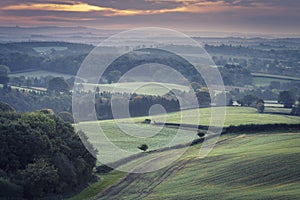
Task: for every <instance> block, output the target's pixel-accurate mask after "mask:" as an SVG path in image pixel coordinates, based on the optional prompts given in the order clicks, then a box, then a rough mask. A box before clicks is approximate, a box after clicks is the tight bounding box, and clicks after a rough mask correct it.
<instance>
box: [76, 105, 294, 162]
mask: <svg viewBox="0 0 300 200" xmlns="http://www.w3.org/2000/svg"><path fill="white" fill-rule="evenodd" d="M217 109H218V108H217ZM197 111H200V113H201V115H200V116H201V117H200V118H201V119H200V124H203V125H209V123H210V108H204V109H196V110H187V111H183V112H185V114H186V115H185V122H188V123H190V124H196V122H197V119H196V117H195V116H197V115H196V114H195V113H196V112H197ZM154 118H155V120H156V121H162V116H156V117H154ZM144 119H145V117H139V118H134V119H133V121H143V120H144ZM120 121H121V122H122V121H123V122H124V121H128V119H121V120H120ZM167 121H168V122H175V123H179V122H180V112H176V113H170V114H169V115H168V117H167ZM299 122H300V117H294V116H287V115H273V114H259V113H257V111H256V109H253V108H240V107H228V109H227V116H226V122H225V125H226V126H229V125H240V124H251V123H254V124H268V123H299ZM98 125H100V126H101V129H102V130H103V131H104V133H105V136H106V137H107V138H108V139H109V141H111V142H113V143H114V144H115V145H116V146H118V147H119V148H121V149H124V150H127V151H129V152H130V153H131V154H135V153H139V152H140V150H139V149H138V148H137V146H139V145H141V144H143V143H146V144H147V145H148V146H149V150H154V149H159V148H163V147H166V146H168V145H169V142H170V141H171V140H172V138H174V136H175V135H177V136H180V137H179V138H178V139H177V140H176V141H175V142H174V143H173V144H171V146H174V145H176V144H182V143H186V142H189V141H191V140H192V139H193V137H194V136H195V132H191V131H188V130H180V131H181V134H178V133H177V130H176V129H172V128H163V129H162V127H156V126H152V125H145V124H133V123H132V122H131V123H122V124H121V125H122V126H123V127H122V130H121V129H120V128H119V127H118V126H117V125H116V123H114V122H113V121H112V120H107V121H100V122H84V123H81V124H80V128H83V130H84V131H85V132H86V133H87V135H88V137H89V138H90V141H91V142H92V143H93V144H94V146H96V147H99V146H101V147H104V146H105V145H108V144H107V143H106V142H104V140H103V138H104V136H101V135H100V134H99V132H100V129H99V126H98ZM124 131H125V132H124ZM127 133H129V134H131V133H135V134H138V136H140V137H136V135H133V136H131V135H128V134H127ZM151 135H153V136H151ZM149 136H151V137H149ZM104 149H105V150H110V149H111V148H109V147H107V148H104ZM102 152H103V150H102ZM108 155H109V153H108ZM118 156H119V157H118ZM118 156H117V157H112V156H108V157H105V158H103V159H105V160H106V161H107V162H113V161H117V160H118V159H119V158H122V157H124V156H125V157H128V155H118Z"/></svg>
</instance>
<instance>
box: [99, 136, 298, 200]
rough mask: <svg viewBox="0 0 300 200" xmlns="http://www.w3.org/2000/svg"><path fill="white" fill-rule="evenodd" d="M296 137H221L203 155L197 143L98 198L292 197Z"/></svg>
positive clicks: (295, 191) (295, 183)
mask: <svg viewBox="0 0 300 200" xmlns="http://www.w3.org/2000/svg"><path fill="white" fill-rule="evenodd" d="M299 142H300V135H299V134H287V133H286V134H253V135H239V136H234V135H233V136H222V137H221V140H220V142H219V143H218V144H217V146H216V147H215V148H214V150H213V151H212V152H211V153H210V154H209V156H208V157H206V158H204V159H199V158H197V154H198V152H199V147H200V146H194V147H192V148H190V149H189V150H188V151H187V153H186V154H185V156H183V157H182V158H181V159H180V160H178V161H177V162H176V163H174V164H172V165H171V166H169V167H167V168H164V169H162V170H159V171H155V172H151V173H147V174H131V175H128V176H127V177H126V178H125V179H124V180H123V181H121V182H120V183H119V184H117V185H115V186H114V187H112V188H110V189H109V190H108V191H106V192H104V193H102V194H101V195H99V196H98V197H99V198H100V199H297V198H299V196H300V171H299V169H300V156H299V155H300V148H299Z"/></svg>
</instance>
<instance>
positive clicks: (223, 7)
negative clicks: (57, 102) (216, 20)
mask: <svg viewBox="0 0 300 200" xmlns="http://www.w3.org/2000/svg"><path fill="white" fill-rule="evenodd" d="M149 2H153V3H159V1H157V0H149ZM170 2H172V1H170ZM173 2H180V3H182V6H179V7H176V8H170V9H157V10H138V9H126V10H124V9H123V10H122V9H116V8H110V7H101V6H95V5H90V4H87V3H84V2H73V3H72V4H69V3H68V4H55V3H27V4H26V3H25V4H18V5H9V6H5V7H2V8H1V10H15V11H17V10H40V11H64V12H93V11H100V12H102V13H101V15H103V16H132V15H152V14H163V13H172V12H173V13H174V12H187V13H210V12H220V11H228V10H230V9H232V5H231V4H228V3H226V2H224V1H222V0H219V1H199V0H188V1H182V0H173ZM235 8H239V9H242V7H241V6H235Z"/></svg>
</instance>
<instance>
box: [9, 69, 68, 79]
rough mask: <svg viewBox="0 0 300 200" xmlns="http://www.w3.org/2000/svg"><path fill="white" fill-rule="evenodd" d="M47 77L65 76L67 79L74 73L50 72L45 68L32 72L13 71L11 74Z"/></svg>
mask: <svg viewBox="0 0 300 200" xmlns="http://www.w3.org/2000/svg"><path fill="white" fill-rule="evenodd" d="M20 76H25V77H33V78H35V77H37V78H40V77H46V76H53V77H63V78H65V79H69V78H71V77H72V75H69V74H62V73H56V72H49V71H43V70H37V71H30V72H20V73H11V74H9V77H20Z"/></svg>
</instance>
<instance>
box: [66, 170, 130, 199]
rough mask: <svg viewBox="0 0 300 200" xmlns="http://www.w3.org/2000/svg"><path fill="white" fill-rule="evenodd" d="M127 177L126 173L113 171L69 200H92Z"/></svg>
mask: <svg viewBox="0 0 300 200" xmlns="http://www.w3.org/2000/svg"><path fill="white" fill-rule="evenodd" d="M125 175H126V173H125V172H120V171H116V170H114V171H112V172H109V173H107V174H104V175H101V176H100V177H99V179H100V180H99V181H97V182H95V183H92V184H91V185H89V186H88V187H86V188H85V189H84V190H83V191H81V192H80V193H79V194H78V195H76V196H74V197H72V198H69V199H68V200H83V199H92V198H93V197H95V196H96V195H97V194H98V193H100V192H101V191H103V190H104V189H105V188H107V187H109V186H110V185H112V184H114V183H116V182H118V181H119V180H120V179H122V178H123V177H124V176H125Z"/></svg>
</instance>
